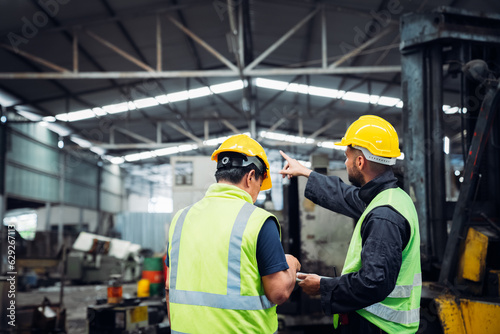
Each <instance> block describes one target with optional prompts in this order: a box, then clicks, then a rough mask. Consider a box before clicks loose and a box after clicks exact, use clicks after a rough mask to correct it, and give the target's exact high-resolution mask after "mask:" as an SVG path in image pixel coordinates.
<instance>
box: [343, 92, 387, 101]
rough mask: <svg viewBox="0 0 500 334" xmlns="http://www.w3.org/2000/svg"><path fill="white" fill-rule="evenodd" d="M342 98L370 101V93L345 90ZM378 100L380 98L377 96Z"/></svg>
mask: <svg viewBox="0 0 500 334" xmlns="http://www.w3.org/2000/svg"><path fill="white" fill-rule="evenodd" d="M342 100H346V101H354V102H362V103H370V95H368V94H364V93H356V92H346V93H345V94H344V95H343V96H342ZM379 100H380V98H379Z"/></svg>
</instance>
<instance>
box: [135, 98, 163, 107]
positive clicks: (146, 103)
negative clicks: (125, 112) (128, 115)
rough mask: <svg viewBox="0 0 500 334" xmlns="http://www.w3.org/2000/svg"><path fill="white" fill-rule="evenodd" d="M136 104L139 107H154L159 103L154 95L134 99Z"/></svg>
mask: <svg viewBox="0 0 500 334" xmlns="http://www.w3.org/2000/svg"><path fill="white" fill-rule="evenodd" d="M134 105H135V107H136V108H137V109H140V108H147V107H153V106H157V105H158V101H157V100H156V99H155V98H154V97H148V98H145V99H139V100H135V101H134Z"/></svg>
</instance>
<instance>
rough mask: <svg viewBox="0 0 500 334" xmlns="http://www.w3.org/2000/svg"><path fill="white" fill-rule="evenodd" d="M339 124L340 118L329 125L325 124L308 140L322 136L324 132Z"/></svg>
mask: <svg viewBox="0 0 500 334" xmlns="http://www.w3.org/2000/svg"><path fill="white" fill-rule="evenodd" d="M338 122H339V119H338V118H336V119H333V120H331V121H330V122H328V123H327V124H325V125H323V126H322V127H321V128H319V129H318V130H316V131H314V133H313V134H311V135H310V136H308V137H307V138H312V139H314V138H316V137H317V136H319V135H320V134H322V133H323V132H325V131H326V130H328V129H329V128H331V127H332V126H333V125H335V124H337V123H338Z"/></svg>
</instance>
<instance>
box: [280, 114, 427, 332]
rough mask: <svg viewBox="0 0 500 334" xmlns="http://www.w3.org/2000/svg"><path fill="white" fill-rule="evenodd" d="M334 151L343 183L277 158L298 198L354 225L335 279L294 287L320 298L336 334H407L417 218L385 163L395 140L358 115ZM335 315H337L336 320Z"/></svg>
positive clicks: (413, 300)
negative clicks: (296, 180) (300, 185)
mask: <svg viewBox="0 0 500 334" xmlns="http://www.w3.org/2000/svg"><path fill="white" fill-rule="evenodd" d="M336 145H342V146H346V150H345V155H346V160H345V165H346V169H347V174H348V178H349V181H350V182H351V184H352V185H348V184H345V183H344V182H343V181H342V180H341V179H340V178H339V177H337V176H326V175H321V174H319V173H317V172H314V171H311V170H310V169H308V168H306V167H304V166H303V165H301V164H300V163H299V162H298V161H297V160H295V159H292V158H290V157H289V156H288V155H286V154H285V153H283V152H281V153H282V155H283V157H284V158H285V159H286V161H287V163H286V164H285V167H284V168H283V170H282V171H280V173H281V174H282V175H283V177H285V176H288V177H292V176H306V177H307V178H308V180H307V184H306V189H305V196H306V197H307V198H308V199H310V200H311V201H313V202H314V203H316V204H318V205H320V206H323V207H325V208H327V209H330V210H332V211H335V212H338V213H341V214H344V215H346V216H349V217H352V218H354V219H356V220H357V223H356V226H355V228H354V231H353V235H352V238H351V242H350V244H349V249H348V252H347V255H346V259H345V262H344V266H343V270H342V275H341V276H340V277H333V278H324V277H320V276H318V275H314V274H312V275H299V278H300V279H302V281H301V282H300V283H299V286H301V287H302V289H303V290H304V292H306V293H307V294H310V295H320V296H321V306H322V308H323V311H324V313H325V314H327V315H334V317H333V322H334V326H335V327H336V326H337V325H338V320H339V319H340V332H341V333H365V334H369V333H415V332H416V331H417V330H418V327H419V321H420V316H419V309H420V295H421V290H422V274H421V268H420V234H419V226H418V217H417V213H416V210H415V207H414V204H413V202H412V200H411V198H410V197H409V196H408V195H407V194H406V193H405V192H404V191H403V190H402V189H400V188H399V187H398V186H397V179H396V177H395V176H394V173H393V171H392V167H391V166H392V165H394V164H395V162H396V158H397V157H399V156H400V154H401V152H400V150H399V140H398V135H397V132H396V130H395V129H394V127H393V126H392V125H391V124H390V123H389V122H387V121H386V120H385V119H383V118H381V117H378V116H374V115H365V116H361V117H360V118H359V119H358V120H356V121H355V122H353V123H352V124H351V126H349V128H348V129H347V131H346V133H345V135H344V137H343V138H342V139H341V141H340V142H338V143H336ZM339 314H340V316H339Z"/></svg>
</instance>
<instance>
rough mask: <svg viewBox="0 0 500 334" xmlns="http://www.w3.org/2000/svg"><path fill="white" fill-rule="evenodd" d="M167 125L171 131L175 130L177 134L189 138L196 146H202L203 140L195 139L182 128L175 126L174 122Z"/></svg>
mask: <svg viewBox="0 0 500 334" xmlns="http://www.w3.org/2000/svg"><path fill="white" fill-rule="evenodd" d="M167 125H168V126H170V127H171V128H172V129H174V130H177V131H178V132H180V133H182V134H183V135H184V136H186V137H188V138H191V139H192V140H194V141H195V142H197V143H198V144H202V145H203V140H201V139H200V138H198V137H196V136H195V135H194V134H192V133H191V132H189V131H186V130H184V129H183V128H181V127H180V126H178V125H177V124H175V123H174V122H167Z"/></svg>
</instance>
